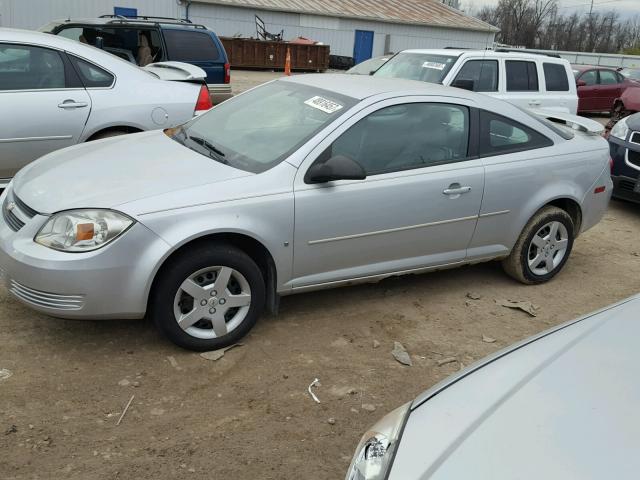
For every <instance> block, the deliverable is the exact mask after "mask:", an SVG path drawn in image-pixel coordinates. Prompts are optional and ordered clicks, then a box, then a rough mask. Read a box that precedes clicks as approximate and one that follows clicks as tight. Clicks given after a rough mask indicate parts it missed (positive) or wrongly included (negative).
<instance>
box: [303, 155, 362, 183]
mask: <svg viewBox="0 0 640 480" xmlns="http://www.w3.org/2000/svg"><path fill="white" fill-rule="evenodd" d="M365 178H367V174H366V172H365V171H364V169H363V168H362V166H361V165H360V164H359V163H358V162H356V161H355V160H352V159H350V158H349V157H345V156H344V155H336V156H335V157H331V158H330V159H329V160H327V161H326V162H323V163H314V164H313V165H311V168H309V170H308V171H307V174H306V175H305V177H304V181H305V182H306V183H326V182H332V181H334V180H364V179H365Z"/></svg>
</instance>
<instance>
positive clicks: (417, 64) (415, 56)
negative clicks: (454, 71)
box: [374, 52, 458, 83]
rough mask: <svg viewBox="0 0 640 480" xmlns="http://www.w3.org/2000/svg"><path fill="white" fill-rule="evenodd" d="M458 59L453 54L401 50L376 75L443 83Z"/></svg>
mask: <svg viewBox="0 0 640 480" xmlns="http://www.w3.org/2000/svg"><path fill="white" fill-rule="evenodd" d="M457 59H458V57H457V56H453V55H452V56H449V55H432V54H429V53H415V52H400V53H398V54H397V55H396V56H395V57H393V58H391V59H390V60H389V61H387V63H385V64H384V65H382V67H380V68H379V69H378V70H377V71H376V73H375V74H374V76H376V77H385V78H404V79H407V80H419V81H422V82H429V83H442V80H444V77H446V76H447V73H449V70H451V67H453V65H454V64H455V63H456V60H457Z"/></svg>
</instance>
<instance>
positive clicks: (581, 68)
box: [571, 64, 617, 72]
mask: <svg viewBox="0 0 640 480" xmlns="http://www.w3.org/2000/svg"><path fill="white" fill-rule="evenodd" d="M571 68H572V69H574V70H579V71H581V72H582V71H584V70H614V71H615V70H617V68H616V67H608V66H606V65H574V64H571Z"/></svg>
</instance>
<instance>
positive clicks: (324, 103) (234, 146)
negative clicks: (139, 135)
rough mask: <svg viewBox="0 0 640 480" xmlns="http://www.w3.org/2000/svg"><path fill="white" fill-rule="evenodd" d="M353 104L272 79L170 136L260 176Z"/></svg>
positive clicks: (214, 109) (353, 100) (338, 97)
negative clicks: (272, 80)
mask: <svg viewBox="0 0 640 480" xmlns="http://www.w3.org/2000/svg"><path fill="white" fill-rule="evenodd" d="M356 103H357V100H356V99H354V98H351V97H346V96H343V95H338V94H336V93H333V92H329V91H327V90H322V89H319V88H313V87H309V86H306V85H300V84H296V83H294V82H286V81H279V82H278V81H276V82H272V83H268V84H266V85H263V86H261V87H257V88H254V89H253V90H251V91H248V92H246V93H244V94H242V95H239V96H237V97H234V98H232V99H230V100H227V101H226V102H223V103H221V104H219V105H217V106H216V107H214V108H213V109H211V110H210V111H209V112H207V113H206V114H204V115H202V116H200V117H198V118H196V119H194V120H191V121H190V122H188V123H187V124H186V125H184V127H183V128H179V129H177V130H176V132H175V134H174V135H173V136H172V138H173V139H174V140H176V141H178V142H180V143H182V144H183V145H185V146H186V147H188V148H191V149H192V150H195V151H197V152H198V153H201V154H203V155H207V156H209V157H211V158H212V159H213V160H216V161H218V162H221V163H224V164H227V165H230V166H232V167H235V168H239V169H241V170H245V171H248V172H253V173H260V172H264V171H265V170H268V169H270V168H272V167H273V166H275V165H277V164H278V163H280V162H282V161H283V160H284V159H285V158H287V157H288V156H289V155H291V153H293V152H294V151H295V150H297V149H298V148H300V147H301V146H302V145H303V144H304V143H305V142H307V141H308V140H309V139H310V138H311V137H312V136H313V135H315V134H316V133H318V132H319V131H320V130H321V129H322V128H324V127H325V126H326V125H328V124H329V123H331V122H333V121H334V120H335V119H336V118H338V117H339V116H340V115H342V114H343V113H344V112H346V111H347V110H349V108H350V107H352V106H353V105H355V104H356Z"/></svg>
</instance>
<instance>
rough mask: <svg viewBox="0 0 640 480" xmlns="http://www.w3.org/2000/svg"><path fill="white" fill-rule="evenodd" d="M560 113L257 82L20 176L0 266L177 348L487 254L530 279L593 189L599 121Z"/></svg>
mask: <svg viewBox="0 0 640 480" xmlns="http://www.w3.org/2000/svg"><path fill="white" fill-rule="evenodd" d="M559 115H562V114H559ZM565 117H566V118H564V119H559V120H560V121H562V122H564V124H562V125H559V124H558V123H552V122H550V121H548V120H547V119H546V118H542V117H536V116H533V115H532V114H528V113H526V112H525V111H523V110H520V109H518V108H517V107H515V106H513V105H510V104H508V103H505V102H503V101H500V100H496V99H493V98H491V97H487V96H484V95H479V94H474V93H471V92H467V91H464V90H458V89H454V88H447V87H442V86H438V85H429V84H425V83H422V82H413V81H408V80H397V79H380V78H371V77H359V76H352V75H309V76H296V77H293V78H286V79H282V80H278V81H274V82H271V83H269V84H266V85H264V86H261V87H258V88H255V89H253V90H250V91H248V92H246V93H244V94H242V95H239V96H237V97H235V98H233V99H231V100H229V101H227V102H224V103H222V104H220V105H218V106H216V107H215V108H213V109H212V110H211V111H210V112H208V113H206V114H204V115H203V116H201V117H199V118H196V119H194V120H192V121H190V122H188V123H186V124H185V125H183V126H182V127H178V128H174V129H169V130H165V131H154V132H144V133H140V134H134V135H130V136H126V137H118V138H112V139H106V140H100V141H96V142H92V143H89V144H82V145H77V146H74V147H70V148H67V149H65V150H61V151H58V152H54V153H51V154H48V155H46V156H44V157H42V158H41V159H40V160H38V161H36V162H35V163H32V164H30V165H28V166H27V167H25V168H24V169H23V170H21V171H20V172H19V173H18V174H17V175H16V177H15V178H14V180H13V182H12V184H11V185H10V186H9V188H7V190H6V191H5V192H4V193H3V195H2V197H1V198H0V202H1V204H2V216H1V219H0V267H1V268H2V269H3V271H4V273H3V275H4V279H5V282H6V284H7V287H8V289H9V291H10V292H11V293H12V294H13V295H14V296H15V297H16V298H18V299H19V300H21V301H22V302H24V303H26V304H27V305H29V306H30V307H32V308H34V309H36V310H39V311H41V312H44V313H47V314H50V315H53V316H58V317H68V318H141V317H144V316H145V315H148V316H149V317H151V318H152V319H153V320H154V321H155V323H156V324H157V325H158V327H159V328H160V330H162V331H163V332H164V333H165V334H166V335H167V336H168V337H169V338H170V339H171V340H172V341H173V342H175V343H176V344H178V345H181V346H183V347H186V348H190V349H194V350H212V349H216V348H220V347H223V346H226V345H229V344H232V343H234V342H237V341H238V339H240V338H241V337H242V336H243V335H245V334H246V333H247V332H248V331H249V330H250V329H251V327H252V326H253V325H254V324H255V322H256V320H257V319H258V317H259V316H260V315H261V313H262V312H263V311H264V310H265V309H266V310H269V311H275V310H277V306H278V299H279V298H280V296H282V295H288V294H292V293H298V292H304V291H308V290H314V289H320V288H328V287H335V286H338V285H344V284H349V283H354V282H367V281H376V280H380V279H382V278H384V277H388V276H391V275H400V274H404V273H418V272H424V271H428V270H434V269H441V268H448V267H454V266H459V265H464V264H469V263H476V262H483V261H488V260H493V259H501V260H502V261H503V265H504V267H505V270H506V272H507V273H508V274H509V275H511V276H513V277H514V278H516V279H517V280H519V281H521V282H524V283H530V284H533V283H540V282H545V281H547V280H549V279H551V278H552V277H553V276H554V275H556V274H557V273H558V272H559V271H560V270H561V269H562V267H563V265H564V264H565V263H566V261H567V259H568V258H569V254H570V253H571V248H572V246H573V242H574V239H575V238H576V237H577V236H578V234H579V233H581V232H584V231H585V230H587V229H589V228H591V227H593V226H594V225H595V224H596V223H597V222H598V221H599V220H600V219H601V217H602V215H603V213H604V212H605V210H606V208H607V204H608V202H609V198H610V195H611V189H612V184H611V179H610V166H609V153H608V152H609V149H608V146H607V143H606V141H605V140H604V139H602V138H601V137H600V136H598V135H597V134H595V133H594V132H595V131H597V129H598V128H600V129H601V127H600V126H599V125H597V128H593V124H594V123H595V122H592V121H590V120H586V119H578V118H577V117H573V116H570V115H568V114H566V115H565ZM556 120H558V119H557V118H556Z"/></svg>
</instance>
